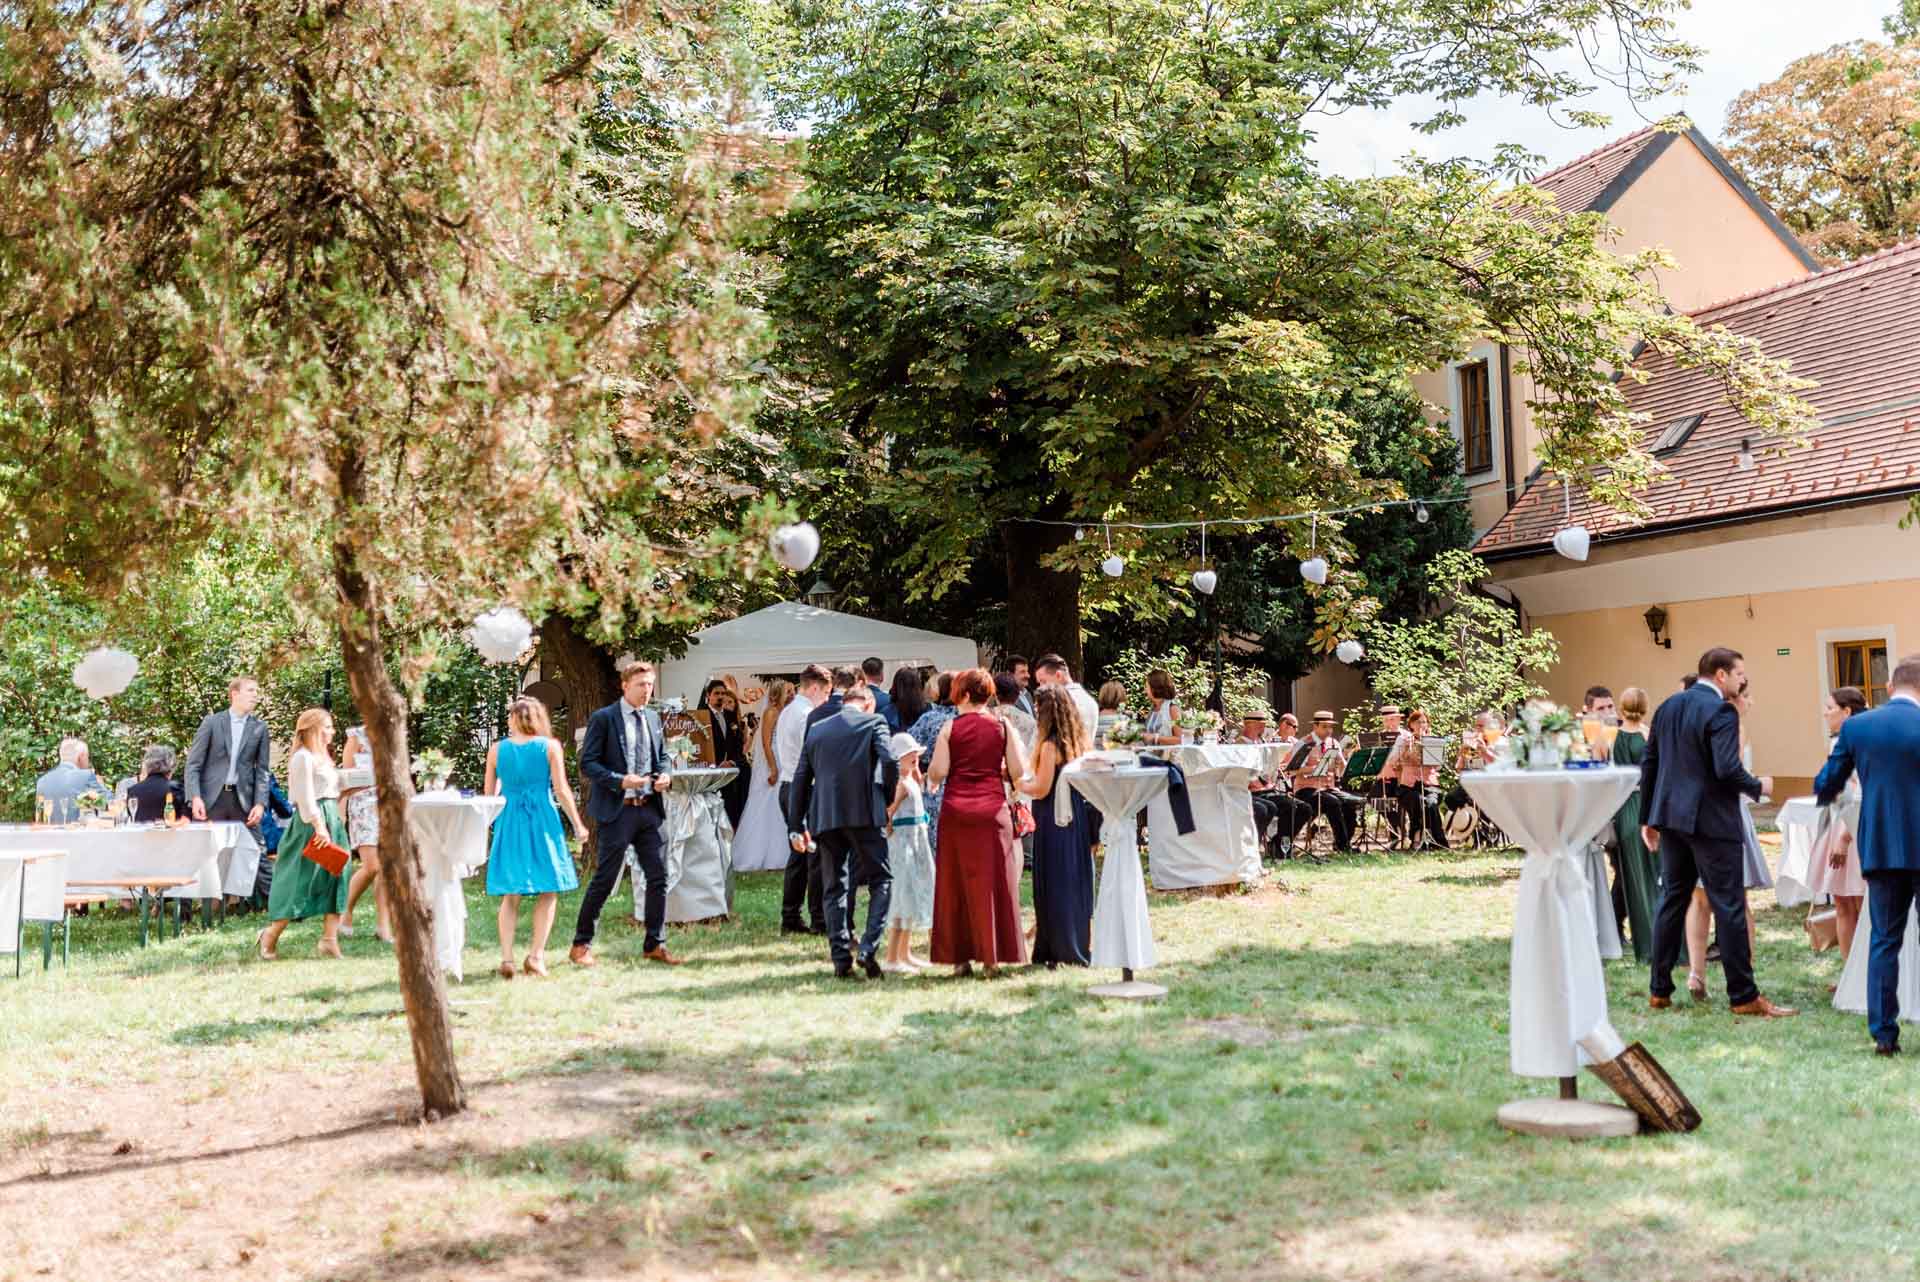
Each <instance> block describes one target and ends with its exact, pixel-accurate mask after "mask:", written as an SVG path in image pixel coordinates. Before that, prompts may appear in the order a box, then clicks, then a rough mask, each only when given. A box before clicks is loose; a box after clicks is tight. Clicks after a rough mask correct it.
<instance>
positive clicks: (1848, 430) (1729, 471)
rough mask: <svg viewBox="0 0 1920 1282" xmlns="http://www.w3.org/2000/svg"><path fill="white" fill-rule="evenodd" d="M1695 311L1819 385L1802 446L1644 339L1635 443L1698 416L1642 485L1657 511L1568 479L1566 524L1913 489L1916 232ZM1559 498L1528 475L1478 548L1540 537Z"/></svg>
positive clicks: (1538, 541) (1498, 550)
mask: <svg viewBox="0 0 1920 1282" xmlns="http://www.w3.org/2000/svg"><path fill="white" fill-rule="evenodd" d="M1693 317H1694V319H1695V320H1696V321H1698V322H1699V323H1700V324H1702V325H1703V326H1710V325H1724V326H1726V327H1727V328H1728V329H1729V330H1732V331H1733V332H1735V333H1737V334H1743V335H1746V336H1747V337H1750V338H1755V339H1758V340H1759V341H1760V344H1761V346H1762V348H1763V349H1764V350H1765V351H1766V353H1767V355H1768V356H1771V357H1776V358H1782V357H1783V358H1785V359H1786V360H1788V361H1790V362H1791V364H1792V370H1793V373H1795V374H1797V375H1799V376H1801V377H1803V378H1810V379H1813V380H1814V381H1815V382H1816V383H1817V384H1818V386H1817V387H1815V388H1814V389H1813V390H1812V391H1811V392H1809V393H1806V398H1807V400H1808V401H1810V402H1811V403H1812V404H1813V406H1814V407H1815V409H1816V410H1817V412H1818V414H1819V418H1820V421H1819V426H1818V427H1817V428H1815V430H1814V432H1813V441H1812V445H1811V446H1810V447H1809V448H1807V449H1804V450H1795V451H1790V452H1788V453H1786V454H1785V455H1784V456H1780V457H1768V456H1767V454H1766V453H1765V452H1764V449H1763V448H1762V447H1761V444H1760V442H1759V441H1758V439H1757V436H1756V433H1755V431H1754V429H1753V427H1752V426H1751V425H1750V424H1748V423H1747V422H1746V420H1745V419H1743V418H1742V417H1741V416H1740V414H1739V413H1738V412H1737V411H1736V410H1735V409H1734V408H1733V407H1732V406H1731V405H1729V404H1728V403H1727V400H1726V397H1725V395H1724V392H1723V390H1722V388H1721V387H1720V385H1719V383H1718V381H1717V380H1716V378H1715V377H1714V375H1713V373H1712V372H1711V371H1710V370H1697V369H1696V370H1682V369H1678V368H1676V367H1675V365H1674V363H1673V362H1672V361H1671V360H1670V359H1668V358H1667V357H1665V356H1662V355H1660V354H1658V353H1656V352H1653V351H1648V352H1647V353H1646V354H1645V355H1643V356H1641V357H1640V358H1639V359H1638V360H1637V361H1636V362H1635V364H1636V365H1637V366H1638V368H1640V369H1642V370H1644V371H1645V372H1646V373H1647V374H1648V375H1649V378H1648V380H1647V381H1646V382H1645V383H1639V384H1635V383H1629V384H1628V385H1627V386H1626V388H1625V391H1626V396H1627V403H1628V404H1629V405H1630V406H1631V407H1632V408H1633V409H1634V410H1636V411H1639V412H1642V413H1645V414H1647V415H1649V416H1650V421H1649V422H1648V424H1647V427H1646V436H1645V438H1644V441H1643V444H1645V445H1646V446H1647V447H1648V448H1651V446H1652V443H1653V442H1654V441H1656V440H1658V439H1659V435H1660V433H1661V432H1662V431H1663V430H1665V429H1666V428H1667V427H1668V426H1669V425H1670V424H1672V423H1673V422H1674V421H1675V420H1677V419H1680V418H1683V417H1687V416H1691V415H1695V414H1702V415H1704V416H1705V417H1704V418H1703V419H1702V421H1701V422H1700V424H1699V426H1698V427H1696V428H1694V430H1693V431H1692V433H1691V434H1690V435H1688V436H1687V437H1686V440H1685V441H1684V443H1683V444H1682V445H1681V446H1680V448H1679V449H1678V450H1677V451H1676V452H1674V453H1672V454H1670V455H1667V456H1665V457H1663V458H1662V460H1661V461H1662V462H1663V463H1664V464H1665V465H1666V467H1667V470H1668V473H1669V475H1668V476H1667V477H1666V478H1664V479H1663V480H1661V481H1659V482H1658V483H1656V484H1655V485H1654V486H1652V488H1650V489H1649V490H1648V491H1647V492H1646V494H1645V495H1644V497H1645V499H1646V500H1647V502H1648V503H1649V504H1650V505H1651V507H1652V509H1653V510H1652V513H1651V514H1650V515H1649V516H1648V517H1647V519H1646V520H1645V521H1644V522H1635V521H1632V520H1630V519H1628V518H1626V517H1622V516H1621V515H1619V514H1618V513H1616V512H1613V511H1611V510H1610V509H1607V508H1603V507H1600V506H1598V505H1596V504H1594V503H1592V502H1590V501H1589V500H1588V499H1587V497H1586V495H1585V493H1584V491H1582V490H1581V489H1579V488H1577V487H1576V489H1575V490H1574V494H1573V523H1574V524H1580V525H1585V526H1586V527H1587V529H1588V530H1589V531H1590V532H1591V533H1592V534H1593V535H1594V537H1595V539H1596V540H1600V539H1603V538H1604V537H1606V536H1609V535H1611V536H1621V535H1625V534H1629V533H1635V534H1637V533H1641V532H1657V531H1659V530H1662V529H1666V528H1683V527H1686V526H1688V525H1692V524H1695V523H1698V522H1701V521H1704V520H1707V519H1709V518H1714V519H1720V518H1725V517H1727V516H1733V517H1735V518H1736V519H1737V518H1740V517H1757V516H1761V515H1771V514H1774V513H1783V512H1792V511H1795V510H1797V509H1801V508H1806V507H1813V506H1824V505H1826V504H1829V503H1832V502H1835V501H1851V500H1858V499H1867V498H1871V497H1873V496H1875V495H1884V496H1891V495H1897V494H1903V493H1907V492H1910V491H1916V490H1920V242H1915V243H1912V244H1908V245H1902V246H1899V247H1897V248H1894V249H1890V250H1887V251H1885V252H1884V253H1881V254H1878V255H1876V256H1874V257H1872V258H1867V259H1862V260H1861V261H1860V262H1857V263H1854V264H1851V265H1849V266H1847V267H1842V268H1838V269H1835V270H1833V271H1829V272H1824V273H1822V274H1820V275H1817V276H1808V277H1804V278H1802V279H1800V280H1797V281H1792V282H1790V283H1788V284H1785V285H1778V286H1775V287H1774V288H1772V289H1766V290H1761V291H1760V292H1758V293H1754V294H1748V295H1745V296H1743V297H1740V298H1734V299H1729V300H1728V301H1726V302H1722V303H1715V304H1714V305H1713V306H1711V307H1706V308H1703V309H1701V310H1700V311H1698V312H1695V313H1694V314H1693ZM1750 437H1751V438H1756V440H1755V445H1756V454H1757V458H1756V462H1755V466H1754V467H1753V468H1752V470H1750V471H1744V472H1743V471H1741V470H1740V469H1739V466H1738V455H1739V451H1740V443H1741V440H1742V438H1750ZM1565 502H1566V500H1565V498H1564V497H1563V495H1562V492H1561V489H1560V487H1559V486H1558V485H1556V484H1554V483H1553V482H1552V481H1550V480H1548V479H1545V478H1540V477H1536V478H1534V480H1533V481H1532V482H1531V483H1530V484H1529V485H1528V486H1527V488H1526V490H1525V492H1524V493H1522V494H1521V496H1520V498H1519V500H1518V501H1517V502H1516V503H1515V504H1514V506H1513V508H1512V510H1511V511H1509V512H1508V513H1507V514H1506V515H1505V516H1503V517H1501V519H1500V520H1499V521H1497V522H1495V524H1494V526H1493V528H1492V529H1490V530H1488V531H1487V532H1486V534H1484V535H1483V536H1481V538H1480V541H1479V543H1478V545H1477V550H1478V551H1479V552H1481V553H1482V554H1485V555H1492V556H1495V557H1499V556H1503V555H1504V556H1513V555H1525V554H1528V553H1531V552H1533V551H1535V550H1537V549H1540V548H1541V547H1543V546H1545V545H1547V544H1550V543H1551V541H1552V539H1553V535H1554V532H1555V531H1556V530H1558V529H1559V528H1560V527H1561V526H1562V525H1563V524H1566V523H1567V521H1566V516H1565V511H1566V509H1565V507H1564V504H1565Z"/></svg>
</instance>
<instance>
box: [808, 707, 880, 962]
mask: <svg viewBox="0 0 1920 1282" xmlns="http://www.w3.org/2000/svg"><path fill="white" fill-rule="evenodd" d="M887 742H888V734H887V723H886V721H885V720H883V719H882V718H881V717H880V716H879V714H877V713H875V712H874V710H873V695H872V693H871V692H870V691H868V689H867V688H866V687H865V686H856V687H854V689H852V690H850V691H848V692H847V695H846V699H845V703H844V705H843V706H842V707H841V709H840V711H838V712H836V713H835V714H834V715H832V716H831V717H828V718H826V719H825V720H823V721H819V722H816V723H815V724H814V726H813V728H812V729H810V730H808V731H807V742H806V746H805V747H804V748H802V749H801V751H800V762H799V764H798V765H797V766H796V767H795V769H794V772H793V789H792V791H791V792H790V793H789V795H788V804H787V828H788V830H789V831H791V832H793V833H795V834H796V836H795V838H794V840H796V841H798V840H800V838H799V836H798V835H797V834H799V833H801V832H811V833H812V834H813V839H814V843H815V844H816V845H817V846H818V847H819V848H820V866H821V871H822V873H823V874H824V879H825V881H826V909H827V946H828V948H829V949H831V950H832V952H833V973H834V974H835V975H837V976H839V977H840V978H841V979H849V978H851V977H852V976H853V963H854V952H853V940H852V928H851V923H850V922H849V921H848V916H849V914H848V909H847V897H848V890H849V887H851V886H862V885H864V886H866V887H867V928H866V930H865V931H864V932H862V934H861V936H860V950H859V961H860V966H861V969H863V970H865V971H866V972H867V974H868V976H869V977H871V978H873V979H880V978H883V977H884V975H885V972H884V971H882V970H881V969H880V962H879V960H878V959H877V958H876V957H875V956H874V951H875V950H876V949H877V948H879V946H880V936H881V933H882V932H883V931H884V930H885V929H886V925H887V908H888V907H889V906H890V905H891V903H892V902H893V870H892V868H891V867H889V866H888V863H887V841H886V838H885V837H883V836H881V835H880V830H881V828H882V827H884V826H885V825H886V822H887V803H888V802H889V801H891V800H892V799H893V793H894V789H895V788H896V787H897V786H898V785H899V783H900V767H899V765H898V763H896V762H895V761H894V759H893V753H892V752H891V751H889V750H888V747H887Z"/></svg>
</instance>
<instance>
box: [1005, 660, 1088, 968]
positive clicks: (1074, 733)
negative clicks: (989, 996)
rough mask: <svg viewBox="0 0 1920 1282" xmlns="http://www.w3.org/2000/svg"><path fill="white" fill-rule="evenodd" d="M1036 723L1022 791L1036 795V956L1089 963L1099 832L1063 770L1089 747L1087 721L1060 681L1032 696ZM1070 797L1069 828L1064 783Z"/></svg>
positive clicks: (1059, 961) (1043, 959) (1050, 961)
mask: <svg viewBox="0 0 1920 1282" xmlns="http://www.w3.org/2000/svg"><path fill="white" fill-rule="evenodd" d="M1033 714H1034V721H1035V722H1036V723H1037V730H1036V734H1035V739H1036V742H1037V747H1036V748H1035V750H1034V758H1033V773H1032V774H1030V775H1028V776H1027V777H1026V778H1025V779H1024V780H1022V781H1021V784H1020V790H1021V791H1022V792H1024V793H1026V794H1027V795H1028V796H1030V797H1033V798H1034V799H1035V800H1034V803H1033V818H1034V822H1035V824H1036V825H1037V826H1036V827H1035V829H1034V833H1033V918H1034V935H1033V960H1034V961H1035V962H1044V963H1046V966H1047V969H1048V970H1052V969H1053V968H1054V967H1055V966H1059V965H1062V964H1064V965H1068V966H1086V965H1090V964H1091V962H1092V956H1091V953H1092V949H1093V832H1092V829H1091V826H1090V825H1089V824H1088V822H1087V803H1086V801H1085V800H1084V799H1082V797H1081V796H1080V794H1079V793H1077V792H1075V791H1074V790H1073V789H1072V787H1071V786H1070V785H1068V784H1067V783H1066V782H1065V781H1064V780H1062V779H1061V778H1060V772H1061V771H1062V770H1064V769H1066V768H1067V767H1068V766H1069V765H1071V764H1073V762H1074V761H1076V760H1078V759H1079V758H1080V757H1081V756H1082V755H1084V754H1085V753H1086V751H1087V742H1086V734H1087V731H1086V726H1085V724H1084V723H1083V722H1082V721H1081V720H1080V713H1079V710H1078V709H1077V708H1075V707H1074V706H1073V699H1072V698H1071V696H1069V695H1068V694H1067V692H1066V691H1065V690H1063V689H1060V688H1059V687H1057V686H1056V687H1047V688H1044V689H1042V690H1041V691H1040V692H1039V693H1038V695H1037V696H1036V697H1035V698H1034V703H1033ZM1062 788H1065V789H1066V790H1067V795H1068V798H1069V803H1068V809H1067V813H1068V815H1069V816H1070V819H1069V822H1068V823H1067V824H1066V826H1065V827H1062V826H1061V825H1059V824H1058V823H1055V822H1054V806H1055V804H1056V797H1057V795H1058V793H1059V790H1060V789H1062Z"/></svg>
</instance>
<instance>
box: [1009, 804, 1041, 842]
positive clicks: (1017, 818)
mask: <svg viewBox="0 0 1920 1282" xmlns="http://www.w3.org/2000/svg"><path fill="white" fill-rule="evenodd" d="M1039 826H1040V825H1039V824H1038V823H1037V822H1036V821H1035V820H1034V817H1033V807H1032V806H1030V805H1028V804H1027V803H1026V802H1024V801H1021V802H1015V803H1014V807H1013V835H1014V836H1016V837H1028V836H1031V835H1032V834H1033V831H1034V830H1035V829H1036V828H1038V827H1039Z"/></svg>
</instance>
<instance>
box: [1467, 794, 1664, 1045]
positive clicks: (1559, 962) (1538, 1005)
mask: <svg viewBox="0 0 1920 1282" xmlns="http://www.w3.org/2000/svg"><path fill="white" fill-rule="evenodd" d="M1460 782H1461V784H1462V785H1464V786H1465V788H1466V790H1467V792H1468V794H1469V795H1470V796H1471V797H1472V798H1473V801H1474V804H1475V805H1476V806H1478V807H1479V808H1480V810H1481V812H1482V813H1483V814H1485V815H1486V816H1487V817H1488V818H1490V819H1492V820H1493V821H1494V823H1496V824H1498V825H1499V826H1500V828H1501V830H1502V831H1504V832H1505V833H1507V834H1508V835H1509V836H1510V837H1512V838H1513V840H1514V841H1515V842H1517V843H1519V845H1520V846H1521V847H1522V848H1523V849H1524V850H1525V851H1526V859H1525V862H1524V863H1522V864H1521V866H1520V893H1519V904H1518V906H1517V908H1516V910H1515V913H1514V922H1513V961H1512V969H1513V974H1512V978H1511V987H1510V989H1509V1025H1510V1027H1509V1038H1510V1043H1511V1052H1512V1067H1513V1071H1514V1072H1515V1073H1516V1074H1518V1075H1520V1076H1522V1077H1557V1078H1560V1079H1563V1081H1564V1080H1568V1079H1571V1078H1573V1077H1574V1076H1575V1075H1576V1074H1577V1073H1578V1072H1579V1069H1580V1063H1581V1054H1582V1052H1581V1051H1580V1049H1579V1047H1578V1045H1577V1043H1578V1042H1579V1040H1580V1039H1581V1038H1583V1037H1586V1036H1588V1035H1589V1034H1592V1033H1593V1032H1595V1030H1596V1029H1601V1028H1605V1029H1606V1030H1607V1031H1608V1032H1609V1033H1611V1025H1610V1023H1609V1021H1608V1018H1607V987H1606V981H1605V979H1604V978H1603V977H1602V975H1601V970H1600V948H1599V943H1598V936H1597V935H1596V922H1595V920H1594V888H1593V886H1592V885H1591V883H1590V881H1589V874H1588V869H1587V862H1586V851H1587V843H1588V842H1589V841H1590V840H1592V838H1593V837H1594V835H1595V834H1596V833H1598V832H1599V831H1600V830H1601V829H1602V828H1604V827H1605V826H1606V825H1607V824H1608V823H1609V822H1610V821H1611V820H1612V819H1613V816H1614V812H1615V811H1617V810H1619V809H1620V806H1621V803H1622V802H1624V801H1626V799H1627V797H1628V796H1629V795H1630V794H1631V793H1632V792H1633V790H1634V789H1635V788H1636V787H1638V786H1639V782H1640V771H1639V770H1638V768H1635V767H1630V766H1609V767H1604V768H1599V769H1584V770H1500V769H1488V770H1474V771H1469V772H1468V773H1466V774H1464V775H1462V776H1461V777H1460Z"/></svg>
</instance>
